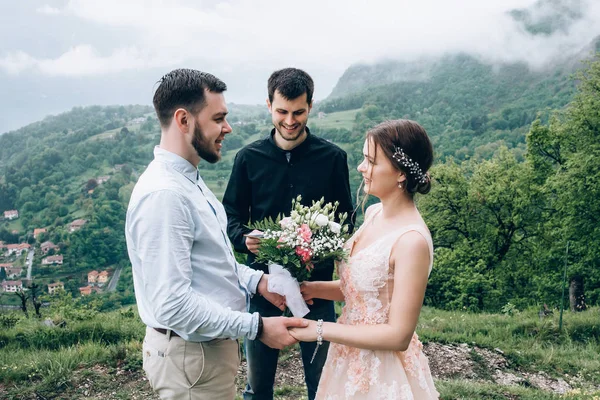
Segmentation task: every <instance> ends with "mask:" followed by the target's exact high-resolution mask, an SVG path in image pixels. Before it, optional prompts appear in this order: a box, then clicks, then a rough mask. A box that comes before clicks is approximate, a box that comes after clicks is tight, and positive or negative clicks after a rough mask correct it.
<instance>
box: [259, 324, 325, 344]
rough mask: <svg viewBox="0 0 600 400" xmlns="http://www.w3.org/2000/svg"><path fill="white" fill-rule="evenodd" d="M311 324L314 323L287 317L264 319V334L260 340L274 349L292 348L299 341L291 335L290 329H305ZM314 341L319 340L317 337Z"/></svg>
mask: <svg viewBox="0 0 600 400" xmlns="http://www.w3.org/2000/svg"><path fill="white" fill-rule="evenodd" d="M310 322H314V321H307V320H305V319H302V318H286V317H267V318H263V333H262V335H261V336H260V337H259V338H258V339H259V340H260V341H261V342H263V343H264V344H266V345H267V346H269V347H271V348H273V349H279V350H281V349H283V348H284V347H287V346H291V345H293V344H295V343H296V342H298V340H297V339H296V338H295V337H294V336H292V335H291V332H292V330H290V328H292V329H297V328H305V327H306V326H308V325H309V323H310ZM302 330H304V329H302ZM315 330H316V328H315ZM314 340H317V339H316V337H315V339H314Z"/></svg>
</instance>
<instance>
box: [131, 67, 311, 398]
mask: <svg viewBox="0 0 600 400" xmlns="http://www.w3.org/2000/svg"><path fill="white" fill-rule="evenodd" d="M226 88H227V87H226V85H225V83H223V82H222V81H221V80H219V79H218V78H216V77H215V76H213V75H211V74H208V73H204V72H200V71H196V70H191V69H177V70H174V71H171V72H170V73H168V74H167V75H165V76H164V77H163V78H162V79H161V80H160V84H159V86H158V88H157V90H156V93H155V95H154V107H155V109H156V113H157V116H158V119H159V121H160V125H161V139H160V145H159V146H157V147H156V148H155V149H154V160H153V161H152V162H151V163H150V164H149V165H148V168H147V169H146V171H145V172H144V173H143V174H142V175H141V176H140V179H139V180H138V182H137V184H136V186H135V188H134V190H133V193H132V195H131V200H130V202H129V206H128V209H127V220H126V226H125V231H126V232H125V234H126V239H127V250H128V252H129V258H130V260H131V264H132V267H133V280H134V286H135V295H136V301H137V305H138V310H139V314H140V317H141V319H142V321H143V322H144V323H145V324H146V325H147V328H146V336H145V338H144V345H143V363H144V370H145V371H146V374H147V376H148V380H149V382H150V384H151V386H152V388H153V389H154V390H155V391H156V392H157V393H158V394H159V396H160V397H161V398H162V399H233V398H234V397H235V374H236V373H237V369H238V366H239V363H240V355H239V346H238V342H237V340H236V339H238V338H244V337H245V338H248V339H250V340H254V339H256V338H257V339H259V340H261V341H262V342H264V343H265V344H266V345H268V346H269V347H273V348H278V349H281V348H283V347H285V346H289V345H291V344H293V343H295V339H294V338H293V337H292V336H290V335H289V333H288V328H292V327H303V326H306V322H305V321H303V320H302V319H296V318H283V317H274V318H262V317H261V316H260V315H258V313H254V314H250V313H248V312H246V309H247V300H248V298H249V296H253V295H262V296H264V297H265V298H266V299H267V300H269V301H270V302H272V303H273V304H275V305H276V306H277V307H280V308H282V309H283V308H284V307H285V305H284V300H285V299H284V298H283V297H281V296H279V295H277V294H273V293H270V292H268V291H267V284H268V279H269V278H268V275H265V274H263V273H262V272H258V271H255V270H253V269H250V268H248V267H246V266H245V265H241V264H238V263H237V262H236V260H235V257H234V254H233V250H232V247H231V243H230V242H229V239H228V236H227V216H226V214H225V210H224V209H223V206H222V205H221V203H220V202H219V201H218V200H217V198H216V197H215V195H214V194H213V193H212V192H211V190H210V189H209V188H208V187H207V186H206V184H205V183H204V181H203V180H202V178H201V176H200V174H199V173H198V169H197V167H198V164H199V163H200V161H201V160H204V161H206V162H209V163H215V162H217V161H218V160H219V159H220V158H221V147H222V142H223V140H224V139H225V136H226V135H227V134H228V133H230V132H231V126H230V125H229V123H228V122H227V119H226V116H227V105H226V103H225V98H224V96H223V92H224V91H225V90H226Z"/></svg>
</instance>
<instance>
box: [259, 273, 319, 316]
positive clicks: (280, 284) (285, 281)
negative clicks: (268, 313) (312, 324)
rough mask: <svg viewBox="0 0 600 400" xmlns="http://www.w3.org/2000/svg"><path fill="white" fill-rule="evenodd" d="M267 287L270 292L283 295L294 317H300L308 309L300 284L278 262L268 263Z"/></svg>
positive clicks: (306, 312)
mask: <svg viewBox="0 0 600 400" xmlns="http://www.w3.org/2000/svg"><path fill="white" fill-rule="evenodd" d="M267 289H268V290H269V292H271V293H277V294H279V295H282V296H285V304H286V305H287V307H288V308H289V309H290V311H291V312H292V314H293V315H294V317H298V318H302V317H304V316H305V315H306V314H308V312H309V311H310V310H309V309H308V307H307V306H306V302H305V301H304V298H302V293H300V284H299V283H298V281H297V280H296V278H294V277H293V276H292V274H291V273H290V271H288V270H287V269H285V268H284V267H282V266H281V265H279V264H269V283H268V285H267Z"/></svg>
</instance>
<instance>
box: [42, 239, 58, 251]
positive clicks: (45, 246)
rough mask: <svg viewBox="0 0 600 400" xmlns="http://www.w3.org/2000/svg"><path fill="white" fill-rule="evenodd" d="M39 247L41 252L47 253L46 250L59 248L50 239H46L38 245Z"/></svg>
mask: <svg viewBox="0 0 600 400" xmlns="http://www.w3.org/2000/svg"><path fill="white" fill-rule="evenodd" d="M40 249H41V250H42V253H44V254H48V252H49V251H50V250H54V251H57V250H58V249H59V247H58V246H57V245H55V244H54V243H52V242H51V241H47V242H44V243H42V244H41V245H40Z"/></svg>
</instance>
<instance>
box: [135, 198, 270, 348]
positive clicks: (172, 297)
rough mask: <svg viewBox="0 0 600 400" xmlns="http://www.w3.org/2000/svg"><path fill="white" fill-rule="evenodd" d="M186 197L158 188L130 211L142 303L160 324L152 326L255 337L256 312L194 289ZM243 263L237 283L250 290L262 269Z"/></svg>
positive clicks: (190, 222)
mask: <svg viewBox="0 0 600 400" xmlns="http://www.w3.org/2000/svg"><path fill="white" fill-rule="evenodd" d="M187 201H188V200H187V199H186V198H185V197H183V196H182V195H180V194H178V193H177V192H175V191H171V190H167V189H165V190H159V191H155V192H152V193H150V194H148V195H146V196H145V197H144V198H143V199H141V200H140V202H139V203H138V204H137V206H136V207H135V208H134V209H132V210H130V211H129V215H128V221H129V222H128V232H127V233H128V235H129V236H130V239H131V243H132V244H133V246H134V247H135V249H136V254H137V255H138V256H139V259H140V263H141V271H140V273H141V274H142V277H143V294H142V296H143V301H144V302H145V303H146V304H145V305H146V306H147V307H145V309H147V310H148V311H149V312H150V313H151V314H152V315H151V317H152V318H153V319H154V320H155V321H156V322H157V323H158V324H160V325H161V326H155V327H162V328H166V329H172V330H174V331H175V332H178V333H179V332H181V333H184V334H188V335H189V334H193V333H200V334H202V335H203V336H207V337H214V338H225V337H228V338H232V339H233V338H240V337H248V338H249V339H254V338H255V337H256V332H257V329H258V314H257V313H255V314H250V313H246V312H240V311H233V310H230V309H228V308H225V307H223V306H221V305H220V304H219V303H217V302H215V301H213V300H211V299H210V298H208V297H206V296H204V295H202V294H201V293H198V292H197V291H194V290H193V289H192V285H191V283H192V265H191V250H192V246H193V243H194V229H195V228H194V222H193V218H192V215H191V212H190V205H189V204H187ZM158 210H160V211H158ZM241 267H245V266H241V265H238V268H237V269H238V272H239V277H240V278H239V279H240V283H241V284H244V286H245V287H246V288H247V290H248V291H249V292H251V293H254V292H255V291H256V285H257V284H258V281H259V280H260V276H261V275H260V274H252V273H251V272H250V271H247V270H246V268H247V267H246V268H241ZM142 319H143V316H142Z"/></svg>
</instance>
